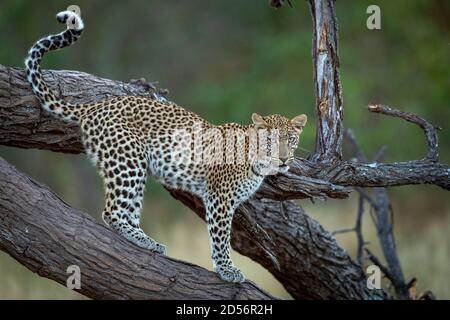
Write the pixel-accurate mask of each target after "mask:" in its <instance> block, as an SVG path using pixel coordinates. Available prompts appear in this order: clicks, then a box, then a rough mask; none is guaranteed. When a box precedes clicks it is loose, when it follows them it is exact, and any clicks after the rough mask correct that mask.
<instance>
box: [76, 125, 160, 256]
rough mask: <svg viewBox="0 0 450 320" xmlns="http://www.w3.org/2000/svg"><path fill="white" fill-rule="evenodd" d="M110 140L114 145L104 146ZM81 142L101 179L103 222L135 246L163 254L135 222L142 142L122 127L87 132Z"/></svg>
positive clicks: (143, 170) (142, 176)
mask: <svg viewBox="0 0 450 320" xmlns="http://www.w3.org/2000/svg"><path fill="white" fill-rule="evenodd" d="M88 130H89V129H88ZM112 143H113V144H115V146H114V147H110V148H108V145H110V144H112ZM84 144H85V148H86V150H87V153H88V156H89V157H90V158H91V160H93V162H94V163H95V164H96V166H97V168H98V170H99V173H100V175H101V176H102V177H103V179H104V184H105V202H106V203H105V209H104V210H103V214H102V217H103V221H105V223H106V224H107V225H108V226H110V227H111V228H112V229H113V230H114V231H116V232H118V233H119V234H120V235H121V236H123V237H124V238H126V239H127V240H129V241H131V242H133V243H134V244H136V245H137V246H139V247H143V248H147V249H150V250H152V251H155V252H158V253H163V254H165V253H166V247H165V246H164V245H163V244H160V243H158V242H156V241H155V240H153V239H152V238H150V237H149V236H148V235H146V234H145V233H144V231H143V230H142V229H141V227H140V225H139V224H140V215H141V211H142V206H143V198H144V191H145V181H146V176H147V159H146V156H145V146H144V144H143V143H141V142H140V140H139V139H138V137H137V136H136V135H134V134H133V133H131V132H129V131H128V130H126V129H123V127H122V128H119V129H117V128H112V129H111V130H108V129H105V130H104V131H103V132H102V133H101V134H100V135H96V136H95V137H94V136H92V135H87V136H85V139H84Z"/></svg>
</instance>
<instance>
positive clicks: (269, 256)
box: [0, 66, 384, 299]
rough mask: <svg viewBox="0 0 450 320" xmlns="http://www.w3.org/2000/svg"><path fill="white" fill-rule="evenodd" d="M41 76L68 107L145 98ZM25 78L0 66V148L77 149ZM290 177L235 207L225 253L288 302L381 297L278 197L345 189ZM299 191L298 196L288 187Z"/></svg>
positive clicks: (110, 85) (85, 80) (101, 83)
mask: <svg viewBox="0 0 450 320" xmlns="http://www.w3.org/2000/svg"><path fill="white" fill-rule="evenodd" d="M44 78H45V79H46V80H47V81H48V82H49V84H50V86H51V87H52V88H55V87H56V88H59V94H60V95H61V96H62V97H63V98H64V99H67V100H68V101H72V102H90V101H95V100H98V99H102V98H104V97H108V96H113V95H124V94H139V95H148V94H151V93H149V92H147V91H146V90H145V89H144V88H141V87H139V86H134V85H131V84H125V83H121V82H114V81H111V80H107V79H100V78H96V77H94V76H92V75H88V74H85V73H80V72H73V71H70V72H68V71H44ZM25 81H26V80H25V77H24V72H23V71H22V70H20V69H15V68H7V67H3V66H0V110H1V112H0V117H1V118H0V123H1V126H0V144H4V145H10V146H16V147H22V148H40V149H48V150H53V151H59V152H70V153H80V152H82V151H83V150H82V146H81V143H80V140H79V139H80V136H79V130H78V128H77V127H76V126H73V125H71V124H67V123H64V122H61V121H59V120H57V119H55V118H54V117H52V116H51V115H48V114H46V113H45V112H44V111H41V108H40V106H39V104H38V102H37V101H36V100H35V98H34V97H33V95H32V92H31V89H30V88H29V86H28V84H27V83H26V82H25ZM27 115H28V117H27ZM298 178H299V181H298V182H297V183H295V182H294V181H295V179H297V177H296V176H295V175H294V174H291V173H289V174H288V175H286V176H284V177H279V178H275V179H274V180H272V179H270V180H269V181H268V182H267V183H266V184H265V185H264V186H263V187H262V188H261V190H260V192H258V193H257V194H256V195H255V196H254V197H253V198H252V199H251V200H249V201H248V202H247V203H245V204H244V205H242V206H241V207H239V209H238V210H237V212H236V215H235V219H234V223H233V236H232V246H233V248H234V249H236V250H237V251H239V252H240V253H242V254H244V255H246V256H248V257H250V258H252V259H253V260H255V261H257V262H258V263H260V264H262V265H263V266H264V267H266V268H267V269H268V270H269V271H270V272H271V273H272V274H274V275H275V277H276V278H277V279H278V280H280V282H281V283H282V284H283V285H284V286H285V288H286V289H287V290H288V291H289V292H290V293H291V294H292V296H293V297H294V298H299V299H300V298H306V299H324V298H330V299H339V298H340V299H370V298H374V299H376V298H380V297H383V296H384V295H383V293H382V292H376V291H370V290H368V289H367V287H366V285H365V276H364V273H363V270H362V269H361V268H360V267H359V266H358V265H357V264H355V263H354V262H353V261H352V260H351V259H350V257H349V256H348V254H347V253H346V252H345V251H344V250H343V249H342V248H340V247H339V246H338V245H337V243H336V241H335V239H334V237H332V236H331V235H330V234H329V233H328V232H327V231H325V230H323V228H321V226H320V225H319V224H318V223H317V222H316V221H314V220H313V219H311V218H310V217H308V216H307V215H306V214H305V213H304V212H303V210H302V209H301V208H300V207H299V206H297V205H295V203H293V202H292V201H288V200H285V199H291V198H295V197H297V198H301V197H320V198H326V197H333V196H334V197H345V196H346V195H347V194H348V193H349V192H350V189H349V188H346V187H341V186H337V185H334V184H332V183H330V182H328V181H326V180H320V179H317V178H314V177H309V176H304V177H301V176H299V177H298ZM277 179H280V180H279V181H278V180H277ZM283 179H284V181H283ZM299 186H302V187H301V188H303V190H304V192H299V191H297V190H296V188H299ZM170 192H171V194H172V195H173V196H174V197H175V198H177V199H180V200H181V201H182V202H183V203H185V204H187V205H188V206H189V207H190V208H192V209H193V210H194V211H195V212H196V213H197V214H198V215H199V216H201V217H203V215H204V211H203V206H202V204H201V202H200V201H199V200H198V199H197V198H195V197H192V196H191V195H189V194H186V193H183V192H180V191H177V190H170ZM17 205H19V204H17Z"/></svg>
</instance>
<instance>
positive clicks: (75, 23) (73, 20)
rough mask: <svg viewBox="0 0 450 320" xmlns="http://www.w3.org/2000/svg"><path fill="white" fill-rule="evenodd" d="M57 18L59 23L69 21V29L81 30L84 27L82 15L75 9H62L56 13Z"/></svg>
mask: <svg viewBox="0 0 450 320" xmlns="http://www.w3.org/2000/svg"><path fill="white" fill-rule="evenodd" d="M56 20H58V22H59V23H67V29H74V30H77V31H81V30H83V28H84V23H83V20H82V19H81V17H80V16H79V15H78V14H76V13H75V12H73V11H69V10H66V11H61V12H59V13H58V14H57V15H56Z"/></svg>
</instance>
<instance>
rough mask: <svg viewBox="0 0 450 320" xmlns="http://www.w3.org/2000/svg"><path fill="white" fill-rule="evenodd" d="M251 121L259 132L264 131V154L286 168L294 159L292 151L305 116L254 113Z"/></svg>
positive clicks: (294, 148) (303, 125)
mask: <svg viewBox="0 0 450 320" xmlns="http://www.w3.org/2000/svg"><path fill="white" fill-rule="evenodd" d="M252 121H253V124H254V126H255V129H257V130H258V132H259V133H260V132H265V133H266V136H267V146H266V149H265V150H266V152H267V154H266V155H267V156H270V157H271V159H272V161H274V162H275V163H276V164H277V165H278V167H280V168H281V169H283V168H284V169H285V170H287V169H288V167H289V164H290V163H291V162H292V160H294V152H295V150H296V149H297V147H298V143H299V139H300V133H301V132H302V130H303V128H304V127H305V125H306V121H307V116H306V115H305V114H301V115H298V116H296V117H294V118H293V119H288V118H286V117H283V116H281V115H278V114H274V115H270V116H266V117H262V116H260V115H259V114H257V113H254V114H253V115H252Z"/></svg>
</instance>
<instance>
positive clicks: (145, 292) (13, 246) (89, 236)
mask: <svg viewBox="0 0 450 320" xmlns="http://www.w3.org/2000/svg"><path fill="white" fill-rule="evenodd" d="M0 250H3V251H6V252H7V253H9V254H10V255H11V256H12V257H13V258H14V259H16V260H17V261H19V262H20V263H21V264H23V265H24V266H26V267H27V268H29V269H30V270H32V271H33V272H36V273H37V274H39V275H40V276H42V277H46V278H50V279H52V280H55V281H56V282H59V283H61V284H62V285H66V280H67V277H68V274H67V273H66V271H67V267H68V266H70V265H77V266H79V267H80V270H81V289H80V290H77V291H79V292H80V293H81V294H83V295H85V296H87V297H90V298H94V299H273V297H272V296H270V295H269V294H267V293H266V292H264V291H262V290H261V289H259V288H258V287H256V286H255V285H254V284H253V283H251V282H246V283H244V284H231V283H224V282H223V281H221V280H220V279H219V278H218V277H217V276H216V274H215V273H213V272H210V271H207V270H205V269H203V268H201V267H198V266H195V265H192V264H189V263H186V262H182V261H177V260H175V259H172V258H168V257H165V256H162V255H160V254H155V253H152V252H149V251H148V250H145V249H142V248H139V247H137V246H135V245H132V244H130V243H129V242H128V241H126V240H124V239H123V238H122V237H120V236H119V235H117V234H116V233H114V232H113V231H111V230H109V229H108V228H106V227H105V226H103V225H101V224H99V223H97V222H96V221H95V220H94V219H93V218H91V217H90V216H89V215H87V214H83V213H81V212H80V211H78V210H76V209H73V208H71V207H69V206H68V205H67V204H65V203H64V202H63V201H61V200H60V199H59V198H58V197H57V196H56V195H55V194H54V193H53V192H51V191H50V190H48V189H47V188H46V187H45V186H43V185H41V184H39V183H38V182H36V181H34V180H33V179H31V178H29V177H27V176H26V175H24V174H23V173H20V172H18V171H17V170H16V169H15V168H14V167H12V166H11V165H10V164H8V163H7V162H6V161H4V160H3V159H2V158H0Z"/></svg>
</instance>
